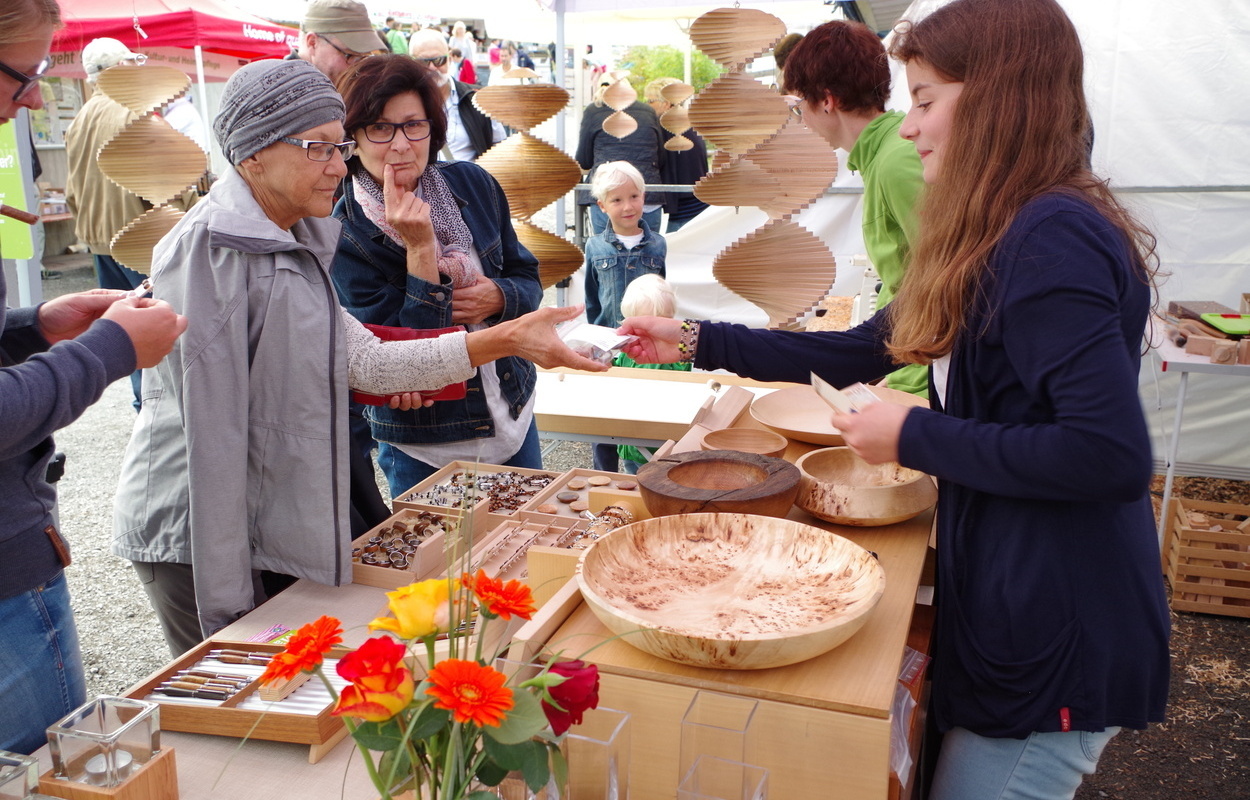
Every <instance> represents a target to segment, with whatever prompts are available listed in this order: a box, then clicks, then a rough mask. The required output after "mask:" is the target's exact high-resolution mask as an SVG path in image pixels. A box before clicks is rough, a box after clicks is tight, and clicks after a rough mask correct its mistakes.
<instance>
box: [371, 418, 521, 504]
mask: <svg viewBox="0 0 1250 800" xmlns="http://www.w3.org/2000/svg"><path fill="white" fill-rule="evenodd" d="M378 466H380V467H381V468H382V472H383V473H385V475H386V482H387V484H389V485H390V487H391V499H392V500H393V499H395V498H396V497H399V496H400V495H401V494H403V493H404V492H407V491H408V490H409V489H411V488H412V487H414V486H416V485H417V484H418V483H420V482H421V481H423V480H425V479H426V478H428V477H430V476H431V475H433V474H434V473H435V472H438V471H439V470H440V469H442V468H443V467H445V466H447V465H446V464H443V465H440V466H434V465H433V464H427V463H425V462H424V461H418V460H416V459H415V458H413V457H412V456H410V455H408V454H407V453H405V452H404V451H403V450H400V449H399V448H398V447H395V446H394V445H392V444H390V443H389V442H378ZM502 466H505V467H522V468H525V469H542V468H543V450H542V447H541V446H540V445H539V443H538V423H536V422H531V423H530V429H529V433H527V434H525V440H524V441H522V442H521V447H520V449H518V450H517V451H516V452H515V453H513V454H512V458H509V459H508V460H507V461H505V462H504V463H503V464H502Z"/></svg>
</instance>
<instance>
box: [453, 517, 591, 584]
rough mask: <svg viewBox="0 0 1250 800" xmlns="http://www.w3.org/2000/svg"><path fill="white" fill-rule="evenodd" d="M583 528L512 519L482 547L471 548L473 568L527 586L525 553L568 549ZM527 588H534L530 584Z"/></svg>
mask: <svg viewBox="0 0 1250 800" xmlns="http://www.w3.org/2000/svg"><path fill="white" fill-rule="evenodd" d="M585 529H586V522H585V521H584V520H577V519H572V518H568V519H564V518H560V517H545V518H544V519H541V520H538V519H531V520H523V519H514V520H509V521H508V522H505V523H503V524H501V525H499V526H498V527H496V528H495V529H494V530H492V531H491V532H490V533H489V534H487V536H486V537H485V538H484V539H483V542H482V545H481V546H479V547H475V548H474V552H473V569H474V570H478V569H484V570H486V574H487V575H490V576H491V577H494V578H499V579H500V580H505V581H507V580H513V579H515V580H519V581H523V582H525V583H529V566H528V562H527V560H526V557H525V556H526V552H527V551H528V550H529V549H530V548H531V547H555V548H567V547H568V545H569V543H570V542H571V541H572V539H573V538H574V537H575V536H576V535H577V534H578V533H580V532H581V531H584V530H585ZM530 588H531V589H533V588H534V586H533V584H532V583H530Z"/></svg>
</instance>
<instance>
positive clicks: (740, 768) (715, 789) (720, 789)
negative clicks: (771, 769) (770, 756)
mask: <svg viewBox="0 0 1250 800" xmlns="http://www.w3.org/2000/svg"><path fill="white" fill-rule="evenodd" d="M767 798H768V770H766V769H764V768H763V767H757V766H755V765H753V764H743V763H742V762H741V761H727V760H725V759H723V758H716V757H715V756H699V757H698V758H697V759H695V762H694V764H693V765H691V767H690V770H689V771H688V772H687V773H686V775H685V777H684V778H682V781H681V784H680V785H678V787H677V800H767Z"/></svg>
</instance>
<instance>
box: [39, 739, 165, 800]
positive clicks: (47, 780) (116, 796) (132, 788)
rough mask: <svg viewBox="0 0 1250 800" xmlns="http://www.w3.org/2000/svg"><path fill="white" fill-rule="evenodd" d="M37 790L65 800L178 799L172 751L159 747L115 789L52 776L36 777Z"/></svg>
mask: <svg viewBox="0 0 1250 800" xmlns="http://www.w3.org/2000/svg"><path fill="white" fill-rule="evenodd" d="M39 791H40V792H43V793H44V794H48V795H52V796H53V797H63V798H65V800H178V769H177V766H176V765H175V764H174V748H172V747H162V748H161V750H160V752H159V753H157V754H156V755H154V756H152V758H151V759H149V760H148V762H147V763H146V764H144V765H143V766H141V767H139V769H137V770H135V772H133V773H132V774H131V775H130V776H129V777H128V778H126V780H125V781H123V782H122V783H121V785H119V786H113V787H109V788H105V787H103V786H92V785H90V784H87V783H79V782H77V781H67V780H63V779H61V778H58V777H56V776H55V775H54V774H53V773H52V770H48V771H47V772H45V773H44V774H42V775H40V776H39Z"/></svg>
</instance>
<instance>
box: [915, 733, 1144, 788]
mask: <svg viewBox="0 0 1250 800" xmlns="http://www.w3.org/2000/svg"><path fill="white" fill-rule="evenodd" d="M1119 732H1120V729H1119V728H1108V729H1107V730H1105V731H1102V732H1100V733H1089V732H1088V731H1068V732H1066V733H1057V732H1056V733H1033V734H1030V735H1029V737H1028V738H1027V739H991V738H989V737H986V736H978V735H977V734H975V733H972V732H971V731H968V730H965V729H964V728H953V729H951V730H949V731H947V732H946V735H945V736H943V737H942V750H941V752H940V753H939V754H938V763H937V771H936V773H935V774H934V777H933V788H932V790H931V791H930V792H929V800H1071V798H1072V796H1073V795H1075V794H1076V790H1077V787H1078V786H1080V785H1081V781H1082V780H1083V779H1084V778H1085V776H1086V775H1092V774H1094V769H1095V768H1096V767H1097V766H1098V759H1099V757H1101V756H1102V751H1103V748H1104V747H1106V746H1107V742H1109V741H1111V738H1112V737H1113V736H1115V735H1116V734H1117V733H1119Z"/></svg>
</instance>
